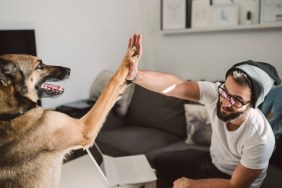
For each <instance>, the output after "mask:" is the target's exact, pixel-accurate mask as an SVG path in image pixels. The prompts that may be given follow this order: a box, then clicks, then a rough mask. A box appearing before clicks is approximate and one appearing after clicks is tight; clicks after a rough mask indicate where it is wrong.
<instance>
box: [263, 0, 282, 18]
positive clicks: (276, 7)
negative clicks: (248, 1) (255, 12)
mask: <svg viewBox="0 0 282 188" xmlns="http://www.w3.org/2000/svg"><path fill="white" fill-rule="evenodd" d="M281 21H282V0H261V17H260V22H261V23H269V22H281Z"/></svg>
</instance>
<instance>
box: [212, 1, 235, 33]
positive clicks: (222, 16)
mask: <svg viewBox="0 0 282 188" xmlns="http://www.w3.org/2000/svg"><path fill="white" fill-rule="evenodd" d="M211 15H212V16H211V27H214V26H216V27H218V26H236V25H238V24H239V7H238V5H235V4H233V5H225V6H224V5H218V6H213V7H212V14H211Z"/></svg>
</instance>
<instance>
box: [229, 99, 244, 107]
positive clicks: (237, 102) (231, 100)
mask: <svg viewBox="0 0 282 188" xmlns="http://www.w3.org/2000/svg"><path fill="white" fill-rule="evenodd" d="M230 102H231V104H232V105H233V106H235V107H237V108H241V107H242V106H243V103H242V102H241V101H240V100H238V99H236V98H234V97H230Z"/></svg>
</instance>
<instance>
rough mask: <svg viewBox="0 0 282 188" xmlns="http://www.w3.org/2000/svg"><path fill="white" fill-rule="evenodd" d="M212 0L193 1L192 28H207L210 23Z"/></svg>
mask: <svg viewBox="0 0 282 188" xmlns="http://www.w3.org/2000/svg"><path fill="white" fill-rule="evenodd" d="M210 9H211V6H210V0H193V1H192V21H191V22H192V23H191V25H192V28H205V27H208V26H209V23H210Z"/></svg>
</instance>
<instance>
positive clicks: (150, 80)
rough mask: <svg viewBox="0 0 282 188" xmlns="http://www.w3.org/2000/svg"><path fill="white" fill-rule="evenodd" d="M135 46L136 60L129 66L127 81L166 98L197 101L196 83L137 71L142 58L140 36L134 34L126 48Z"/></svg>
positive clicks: (157, 73)
mask: <svg viewBox="0 0 282 188" xmlns="http://www.w3.org/2000/svg"><path fill="white" fill-rule="evenodd" d="M132 46H136V49H137V52H136V54H137V55H138V58H137V59H136V61H135V63H133V64H132V65H131V66H130V69H129V73H128V75H127V78H126V79H127V80H129V81H130V80H132V81H133V82H134V83H136V84H138V85H140V86H142V87H144V88H146V89H149V90H151V91H155V92H158V93H161V94H164V95H167V96H174V97H177V98H182V99H188V100H193V101H199V98H200V94H199V86H198V84H197V83H196V82H189V81H185V80H182V79H180V78H178V77H176V76H174V75H171V74H165V73H160V72H153V71H141V70H138V64H139V62H140V59H141V56H142V36H141V35H140V34H134V35H133V36H132V37H131V38H130V39H129V42H128V48H130V47H132Z"/></svg>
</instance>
